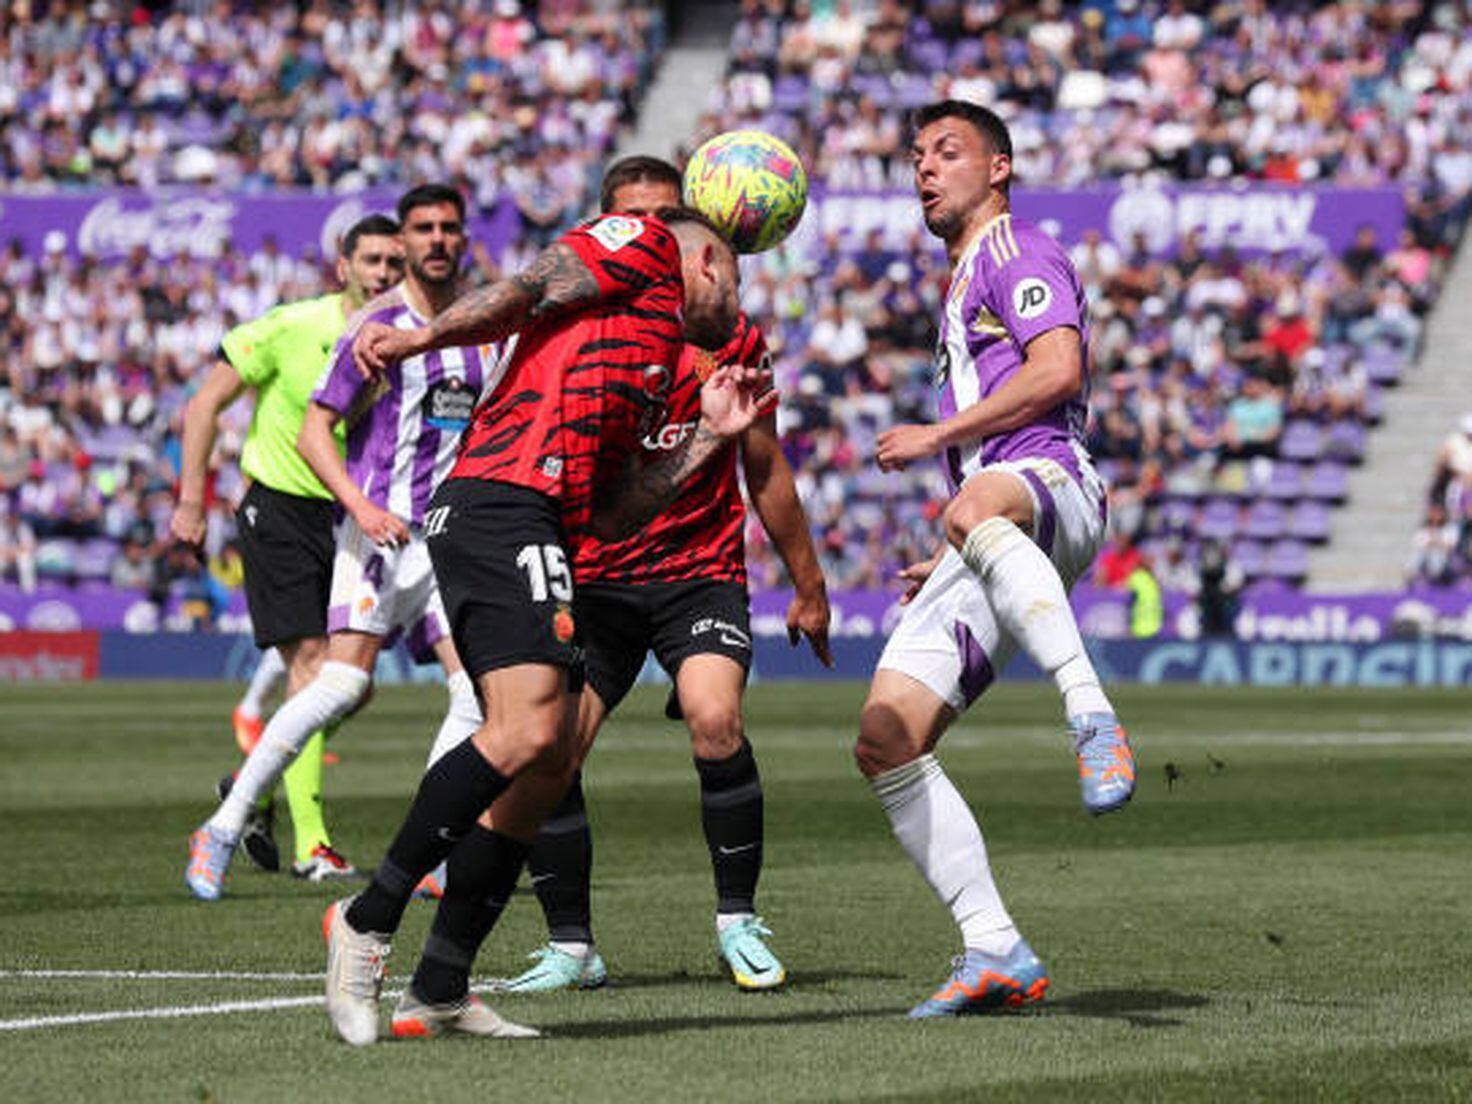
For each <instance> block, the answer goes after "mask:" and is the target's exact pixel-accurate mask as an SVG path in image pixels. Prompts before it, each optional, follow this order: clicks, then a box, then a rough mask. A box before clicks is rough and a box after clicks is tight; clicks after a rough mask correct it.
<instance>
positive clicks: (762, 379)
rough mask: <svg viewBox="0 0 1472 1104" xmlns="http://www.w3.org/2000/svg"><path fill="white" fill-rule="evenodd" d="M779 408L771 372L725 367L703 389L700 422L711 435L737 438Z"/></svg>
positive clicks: (711, 375)
mask: <svg viewBox="0 0 1472 1104" xmlns="http://www.w3.org/2000/svg"><path fill="white" fill-rule="evenodd" d="M776 405H777V392H776V390H775V389H774V388H773V386H772V371H771V369H769V368H752V367H748V366H746V365H744V364H723V365H721V366H720V367H719V368H717V369H716V370H715V371H714V372H712V373H711V374H710V375H709V376H708V377H707V378H706V381H705V383H704V384H703V385H701V388H700V419H701V421H702V422H703V423H704V424H705V427H706V428H707V429H708V430H709V431H710V432H712V433H715V434H717V435H718V436H721V437H734V436H736V435H737V434H738V433H743V432H745V430H746V429H747V427H748V426H750V425H751V424H752V423H753V422H755V421H756V420H757V419H758V418H760V417H761V416H762V415H763V414H766V413H768V412H769V411H771V410H772V409H773V408H775V407H776Z"/></svg>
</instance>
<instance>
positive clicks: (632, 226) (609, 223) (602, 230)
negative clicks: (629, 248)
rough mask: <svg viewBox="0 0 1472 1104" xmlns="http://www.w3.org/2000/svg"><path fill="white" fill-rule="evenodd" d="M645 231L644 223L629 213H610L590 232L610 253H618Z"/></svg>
mask: <svg viewBox="0 0 1472 1104" xmlns="http://www.w3.org/2000/svg"><path fill="white" fill-rule="evenodd" d="M643 232H644V224H643V223H642V222H640V221H639V220H638V219H636V218H630V217H629V216H628V215H609V216H607V217H606V218H601V219H599V220H598V221H597V222H596V223H595V224H594V225H593V226H592V228H591V229H589V231H588V233H589V234H591V235H592V236H593V238H594V239H595V240H596V241H597V242H598V244H599V245H601V246H602V247H603V248H604V249H606V250H608V251H609V252H610V253H617V252H618V251H619V250H620V249H622V248H623V247H624V246H626V245H628V244H629V242H631V241H633V240H634V239H635V238H637V237H638V236H639V235H640V234H642V233H643Z"/></svg>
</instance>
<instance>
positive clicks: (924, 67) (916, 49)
mask: <svg viewBox="0 0 1472 1104" xmlns="http://www.w3.org/2000/svg"><path fill="white" fill-rule="evenodd" d="M909 54H910V61H911V65H910V68H912V69H917V70H919V71H921V72H924V73H943V72H945V69H946V54H947V51H946V44H945V43H944V42H942V41H941V40H940V39H938V38H925V39H921V40H919V41H917V42H912V43H910V49H909Z"/></svg>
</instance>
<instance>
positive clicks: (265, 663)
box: [236, 648, 286, 717]
mask: <svg viewBox="0 0 1472 1104" xmlns="http://www.w3.org/2000/svg"><path fill="white" fill-rule="evenodd" d="M285 677H286V660H284V659H282V658H281V652H280V651H279V650H278V649H276V648H267V649H266V650H265V651H264V652H262V653H261V661H260V662H259V663H257V664H256V671H255V674H253V675H251V677H250V685H248V686H247V687H246V688H245V697H243V698H241V699H240V704H239V705H237V706H236V708H237V709H239V710H240V711H241V712H242V713H244V714H245V715H246V716H247V717H259V716H260V715H261V712H262V710H264V709H265V708H266V699H267V698H269V697H270V696H271V692H272V691H273V690H275V689H276V687H277V686H279V685H280V684H281V680H282V679H283V678H285Z"/></svg>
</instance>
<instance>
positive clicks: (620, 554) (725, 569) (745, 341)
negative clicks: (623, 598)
mask: <svg viewBox="0 0 1472 1104" xmlns="http://www.w3.org/2000/svg"><path fill="white" fill-rule="evenodd" d="M766 357H767V343H766V341H765V340H764V339H763V338H762V332H761V330H759V329H758V328H757V327H756V326H755V325H754V324H753V323H752V321H751V320H750V319H749V318H747V317H746V315H745V314H742V315H741V317H740V319H739V320H738V321H737V324H736V333H735V335H734V336H733V337H732V338H731V340H730V341H729V342H728V343H727V344H726V345H724V346H723V347H722V348H721V349H720V351H719V352H716V353H713V354H712V353H708V352H706V351H705V350H703V349H699V348H697V347H695V346H694V345H686V346H685V347H684V349H683V350H682V351H681V353H680V362H679V366H678V367H677V368H676V370H675V380H674V385H673V386H672V387H671V388H670V395H669V400H668V403H667V405H666V415H665V418H664V420H663V422H662V423H661V424H660V426H659V427H658V428H657V429H655V430H653V431H651V432H649V433H646V434H645V435H644V437H643V439H642V440H641V441H640V447H641V450H642V454H643V462H644V463H646V464H651V463H654V462H655V461H657V460H659V459H660V457H662V456H664V455H666V454H667V453H668V452H669V450H671V449H673V448H676V447H677V446H678V445H679V444H680V443H681V442H682V441H683V440H685V438H686V437H688V436H689V435H690V434H691V433H693V432H694V431H695V426H696V424H697V423H698V422H699V421H700V385H701V384H702V383H703V382H704V381H705V379H706V377H707V376H709V375H710V373H711V372H712V371H714V370H715V368H716V367H717V366H718V365H721V364H745V365H749V366H751V367H757V366H759V365H760V364H761V363H762V361H764V360H765V359H766ZM736 451H737V450H736V446H735V444H734V443H732V444H728V445H727V446H726V447H725V448H724V449H722V450H721V451H720V453H719V454H717V455H716V456H714V457H712V458H711V459H710V461H709V462H707V463H706V464H705V465H704V466H703V467H702V468H700V470H699V471H697V472H696V473H695V474H694V475H692V476H691V477H690V478H689V480H687V481H686V483H685V486H684V488H683V489H681V491H680V495H679V497H678V498H676V499H675V501H674V502H672V503H671V504H670V506H669V508H668V509H666V510H665V511H664V512H663V513H661V514H660V515H659V516H657V517H656V518H655V519H654V520H653V521H651V522H650V523H649V524H648V525H646V526H645V527H644V528H643V529H642V530H641V531H640V532H639V533H638V534H637V535H635V536H633V537H630V538H629V539H628V540H625V541H619V542H618V543H616V544H605V543H603V542H602V541H598V540H594V539H592V538H589V539H587V540H585V541H583V542H582V544H580V545H579V546H578V550H577V555H576V556H575V557H574V560H573V573H574V578H575V579H576V580H577V581H578V582H584V583H591V582H599V583H623V584H629V585H635V586H637V585H640V584H645V583H678V582H685V581H687V580H690V579H713V580H717V581H721V582H733V583H744V582H746V544H745V536H744V532H745V522H746V506H745V504H744V502H743V501H742V498H741V486H740V484H739V482H738V481H737V478H736Z"/></svg>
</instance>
